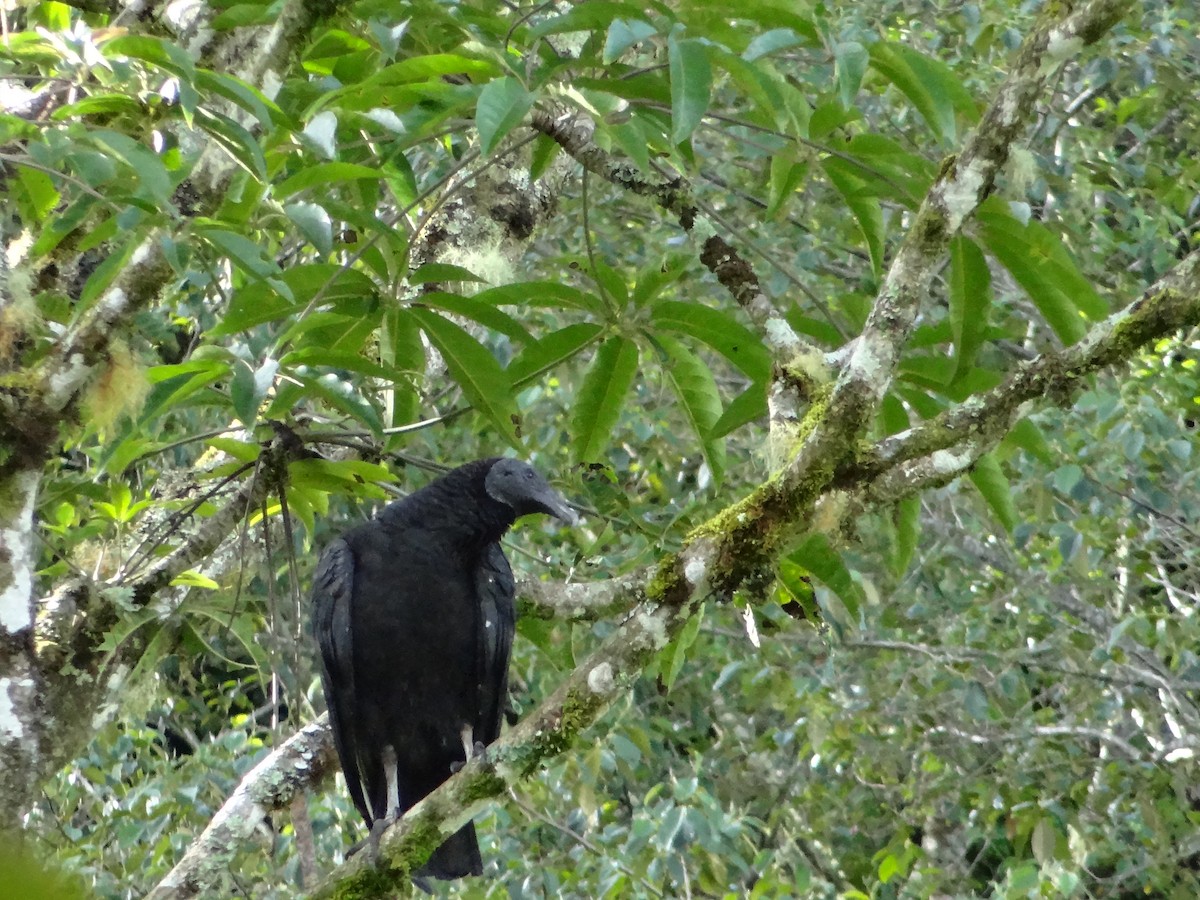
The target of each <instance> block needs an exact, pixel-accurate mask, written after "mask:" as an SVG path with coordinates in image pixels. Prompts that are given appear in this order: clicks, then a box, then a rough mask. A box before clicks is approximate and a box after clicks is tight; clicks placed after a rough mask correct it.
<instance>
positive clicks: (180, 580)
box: [171, 569, 221, 591]
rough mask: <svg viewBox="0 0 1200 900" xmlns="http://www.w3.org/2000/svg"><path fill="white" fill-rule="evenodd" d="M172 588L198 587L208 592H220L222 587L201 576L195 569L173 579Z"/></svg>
mask: <svg viewBox="0 0 1200 900" xmlns="http://www.w3.org/2000/svg"><path fill="white" fill-rule="evenodd" d="M171 586H172V587H198V588H204V589H205V590H206V591H216V590H220V588H221V586H220V585H219V584H217V583H216V582H215V581H213V580H212V579H211V578H209V577H208V576H207V575H201V574H200V573H199V572H197V571H196V570H195V569H188V570H187V571H186V572H180V573H179V574H178V575H176V576H175V577H174V578H172V579H171Z"/></svg>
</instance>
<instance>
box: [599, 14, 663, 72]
mask: <svg viewBox="0 0 1200 900" xmlns="http://www.w3.org/2000/svg"><path fill="white" fill-rule="evenodd" d="M656 34H658V29H656V28H655V27H654V26H653V25H651V24H649V23H648V22H643V21H641V20H640V19H616V20H614V21H613V23H612V24H611V25H609V26H608V37H607V38H606V39H605V41H604V54H603V56H602V57H601V61H602V62H603V63H604V65H606V66H607V65H609V64H610V63H612V62H614V61H615V60H617V59H619V58H620V57H621V54H623V53H624V52H625V51H626V50H628V49H629V48H630V47H632V46H633V45H634V44H636V43H637V42H638V41H644V40H646V38H649V37H653V36H654V35H656Z"/></svg>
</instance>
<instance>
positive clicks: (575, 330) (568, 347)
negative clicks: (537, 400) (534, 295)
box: [505, 322, 603, 388]
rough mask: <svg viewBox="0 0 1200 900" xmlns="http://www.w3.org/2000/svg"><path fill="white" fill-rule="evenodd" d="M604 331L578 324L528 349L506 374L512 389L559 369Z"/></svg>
mask: <svg viewBox="0 0 1200 900" xmlns="http://www.w3.org/2000/svg"><path fill="white" fill-rule="evenodd" d="M602 331H603V329H602V328H601V326H599V325H597V324H596V323H595V322H577V323H576V324H574V325H568V326H566V327H565V328H560V329H559V330H558V331H553V332H551V333H550V334H547V335H545V336H543V337H542V338H541V339H539V340H538V341H536V342H535V343H533V344H529V345H527V346H526V347H525V349H524V350H523V351H522V352H521V353H520V354H519V355H518V356H516V357H515V358H514V359H513V361H512V362H511V363H509V365H508V368H507V369H506V370H505V371H507V372H508V377H509V378H510V379H511V381H512V385H513V387H514V388H515V387H519V386H521V385H522V384H524V383H525V382H528V381H532V380H533V379H534V378H537V377H539V376H540V375H542V374H544V373H545V372H548V371H550V370H551V369H554V368H556V367H557V366H559V365H560V364H562V363H563V362H565V361H566V360H568V359H570V358H571V357H573V356H575V355H576V354H578V353H579V351H581V350H582V349H583V348H584V347H587V346H588V345H589V344H591V343H592V342H593V341H595V340H596V338H597V336H599V334H600V333H601V332H602Z"/></svg>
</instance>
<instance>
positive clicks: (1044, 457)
mask: <svg viewBox="0 0 1200 900" xmlns="http://www.w3.org/2000/svg"><path fill="white" fill-rule="evenodd" d="M1001 446H1005V447H1009V446H1011V447H1020V448H1021V449H1022V450H1024V451H1025V452H1026V453H1028V454H1029V455H1030V456H1032V457H1033V458H1034V459H1036V460H1037V461H1038V462H1040V463H1041V464H1042V465H1044V466H1053V465H1054V464H1055V463H1056V461H1057V456H1056V455H1055V452H1054V450H1053V449H1051V447H1050V442H1049V441H1047V440H1046V436H1045V435H1044V434H1042V429H1041V428H1039V427H1038V426H1037V425H1035V424H1034V423H1033V422H1031V421H1030V420H1029V419H1022V420H1021V421H1020V422H1018V423H1017V424H1016V425H1014V426H1013V427H1012V430H1011V431H1009V432H1008V434H1006V435H1005V436H1004V440H1003V441H1002V442H1001Z"/></svg>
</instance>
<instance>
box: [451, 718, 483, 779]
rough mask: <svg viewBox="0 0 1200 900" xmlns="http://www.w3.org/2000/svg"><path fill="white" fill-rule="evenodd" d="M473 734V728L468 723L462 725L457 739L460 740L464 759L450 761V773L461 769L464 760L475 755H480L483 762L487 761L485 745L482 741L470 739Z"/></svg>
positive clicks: (470, 758) (468, 759)
mask: <svg viewBox="0 0 1200 900" xmlns="http://www.w3.org/2000/svg"><path fill="white" fill-rule="evenodd" d="M474 736H475V729H473V728H472V727H471V726H470V725H464V726H463V727H462V730H461V731H460V732H459V733H458V737H459V740H461V741H462V746H463V759H464V760H465V761H464V762H452V763H450V772H451V774H453V773H455V772H460V771H462V767H463V766H465V765H466V764H467V762H466V761H470V760H472V759H475V757H477V756H478V757H482V758H483V761H484V763H486V762H487V747H486V746H485V745H484V743H483V741H476V740H472V738H473V737H474Z"/></svg>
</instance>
